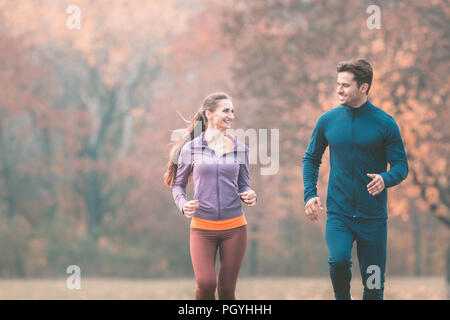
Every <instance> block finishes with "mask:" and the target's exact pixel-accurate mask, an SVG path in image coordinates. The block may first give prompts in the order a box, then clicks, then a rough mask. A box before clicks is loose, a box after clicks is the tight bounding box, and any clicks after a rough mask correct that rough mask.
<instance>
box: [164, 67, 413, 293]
mask: <svg viewBox="0 0 450 320" xmlns="http://www.w3.org/2000/svg"><path fill="white" fill-rule="evenodd" d="M372 76H373V71H372V66H371V65H370V63H369V62H368V61H366V60H364V59H352V60H350V61H344V62H340V63H339V64H338V66H337V90H336V93H337V94H338V96H339V102H340V105H339V106H337V107H334V108H332V109H331V110H329V111H327V112H325V113H324V114H322V115H321V116H320V117H319V119H318V121H317V123H316V126H315V128H314V131H313V133H312V136H311V139H310V141H309V144H308V147H307V150H306V152H305V155H304V157H303V184H304V201H305V213H306V217H307V218H308V219H310V220H311V221H316V220H317V219H318V216H319V213H321V212H322V211H323V206H322V202H321V200H320V198H319V196H318V193H317V179H318V176H319V167H320V164H321V159H322V155H323V153H324V152H325V149H326V148H327V146H329V148H330V167H331V168H330V177H329V183H328V193H327V203H326V204H327V218H326V219H327V221H326V236H325V238H326V242H327V245H328V250H329V258H328V263H329V268H330V277H331V282H332V285H333V289H334V295H335V298H336V299H338V300H343V299H351V295H350V280H351V265H352V261H351V251H352V247H353V242H355V241H356V244H357V255H358V259H359V265H360V272H361V276H362V282H363V286H364V295H363V299H383V290H384V280H385V277H384V274H385V265H386V241H387V188H388V187H392V186H395V185H397V184H399V183H400V182H401V181H402V180H404V179H405V178H406V176H407V175H408V164H407V159H406V153H405V150H404V146H403V142H402V138H401V135H400V131H399V128H398V126H397V124H396V122H395V121H394V119H393V118H392V117H391V116H390V115H388V114H387V113H386V112H384V111H383V110H381V109H379V108H378V107H376V106H374V105H373V104H372V103H371V102H370V101H369V100H368V94H369V90H370V87H371V83H372ZM233 119H234V106H233V103H232V100H231V97H230V96H229V95H227V94H225V93H214V94H211V95H209V96H208V97H206V99H205V100H204V102H203V105H202V107H201V108H200V110H198V111H197V113H196V114H195V116H194V117H193V118H192V120H191V123H190V126H189V127H188V128H187V129H188V133H187V134H186V135H185V136H184V137H182V138H180V139H179V141H178V142H177V143H176V144H175V145H174V147H173V148H172V150H171V153H170V159H169V163H168V169H167V172H166V174H165V182H166V184H167V185H168V186H170V187H172V193H173V198H174V200H175V203H176V205H177V206H178V208H179V210H180V212H181V213H182V214H183V215H184V216H185V217H186V218H189V219H191V226H190V253H191V259H192V265H193V269H194V274H195V278H196V281H197V288H196V292H195V298H196V299H215V292H216V289H217V292H218V298H219V299H223V300H233V299H235V298H236V297H235V288H236V282H237V278H238V274H239V271H240V268H241V265H242V261H243V258H244V254H245V250H246V245H247V222H246V219H245V215H244V212H243V210H242V207H241V202H244V203H245V204H246V205H247V206H255V205H256V202H257V196H256V192H255V191H254V190H252V188H251V187H250V185H249V155H248V152H249V150H248V147H247V146H246V145H245V144H243V143H241V142H240V141H238V140H237V139H236V137H234V136H231V135H228V134H227V133H226V130H227V129H230V128H231V125H232V121H233ZM388 163H389V165H390V168H389V170H387V169H388V168H387V164H388ZM191 180H193V183H194V199H193V200H188V199H187V198H186V186H187V184H188V182H189V181H191ZM217 250H219V254H220V270H219V275H218V279H217V277H216V272H215V262H216V253H217Z"/></svg>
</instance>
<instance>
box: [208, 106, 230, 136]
mask: <svg viewBox="0 0 450 320" xmlns="http://www.w3.org/2000/svg"><path fill="white" fill-rule="evenodd" d="M205 114H206V117H207V118H208V128H209V129H218V130H220V131H225V130H227V129H231V124H232V122H233V119H234V108H233V103H232V102H231V100H229V99H224V100H220V101H219V103H218V105H217V108H216V110H214V112H210V111H209V110H206V112H205Z"/></svg>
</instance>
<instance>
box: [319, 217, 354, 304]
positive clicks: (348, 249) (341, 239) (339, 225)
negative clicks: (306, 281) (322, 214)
mask: <svg viewBox="0 0 450 320" xmlns="http://www.w3.org/2000/svg"><path fill="white" fill-rule="evenodd" d="M325 239H326V241H327V245H328V251H329V257H328V264H329V265H330V277H331V283H332V284H333V289H334V296H335V298H336V300H350V299H351V296H350V281H351V279H352V272H351V268H352V246H353V241H354V236H353V233H352V231H351V230H350V228H349V227H348V226H347V224H346V223H345V217H341V216H339V215H337V214H334V213H328V214H327V223H326V227H325Z"/></svg>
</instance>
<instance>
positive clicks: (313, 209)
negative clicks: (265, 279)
mask: <svg viewBox="0 0 450 320" xmlns="http://www.w3.org/2000/svg"><path fill="white" fill-rule="evenodd" d="M321 210H323V207H322V203H321V202H320V198H319V197H314V198H311V199H309V200H308V202H307V203H306V205H305V212H306V217H307V218H308V219H309V220H311V221H317V219H318V218H319V212H320V211H321Z"/></svg>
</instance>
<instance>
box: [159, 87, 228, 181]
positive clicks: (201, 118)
mask: <svg viewBox="0 0 450 320" xmlns="http://www.w3.org/2000/svg"><path fill="white" fill-rule="evenodd" d="M227 99H230V100H231V97H230V96H229V95H228V94H226V93H223V92H216V93H212V94H210V95H208V96H207V97H206V98H205V100H203V104H202V106H201V108H200V109H199V110H198V111H197V113H196V114H195V115H194V117H192V119H191V120H190V121H189V125H188V127H187V128H186V129H187V133H186V134H185V135H184V136H182V137H180V138H179V139H178V141H177V142H175V143H173V146H172V149H171V150H170V154H169V162H168V163H167V171H166V173H165V174H164V182H165V184H166V185H167V186H169V187H172V186H173V183H174V181H175V177H176V175H177V167H178V158H179V157H180V152H181V148H183V146H184V144H185V143H187V142H189V141H191V140H193V139H195V138H196V137H198V136H199V135H200V134H201V133H202V132H203V131H205V130H206V128H207V127H208V119H207V118H206V114H205V111H206V110H209V111H210V112H214V111H215V110H216V108H217V106H218V105H219V102H220V101H221V100H227Z"/></svg>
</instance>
